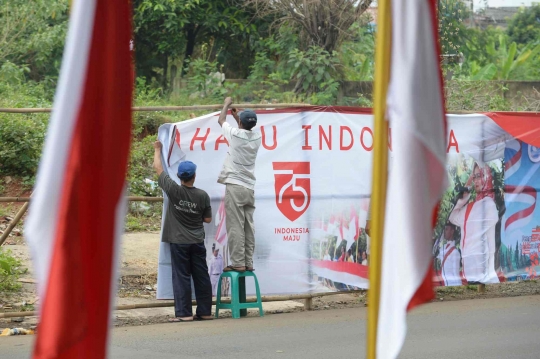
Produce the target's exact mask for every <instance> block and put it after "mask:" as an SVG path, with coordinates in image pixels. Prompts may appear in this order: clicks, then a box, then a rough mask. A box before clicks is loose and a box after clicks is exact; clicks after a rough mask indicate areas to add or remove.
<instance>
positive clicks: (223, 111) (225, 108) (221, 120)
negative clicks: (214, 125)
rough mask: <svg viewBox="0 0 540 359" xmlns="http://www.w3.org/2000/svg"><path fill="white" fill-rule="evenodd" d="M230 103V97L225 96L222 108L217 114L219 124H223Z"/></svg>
mask: <svg viewBox="0 0 540 359" xmlns="http://www.w3.org/2000/svg"><path fill="white" fill-rule="evenodd" d="M231 105H232V98H230V97H227V98H225V101H224V102H223V109H222V110H221V114H220V115H219V119H218V123H219V125H220V126H223V124H224V123H225V121H226V119H227V111H229V106H231Z"/></svg>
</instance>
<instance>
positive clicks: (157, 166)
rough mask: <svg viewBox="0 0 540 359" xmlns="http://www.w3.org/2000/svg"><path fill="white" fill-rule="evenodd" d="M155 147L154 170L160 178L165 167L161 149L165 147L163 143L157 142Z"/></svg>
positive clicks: (154, 144)
mask: <svg viewBox="0 0 540 359" xmlns="http://www.w3.org/2000/svg"><path fill="white" fill-rule="evenodd" d="M153 146H154V169H155V170H156V173H157V174H158V176H159V175H160V174H161V172H163V165H162V164H161V149H162V148H163V145H162V144H161V142H159V141H156V142H154V143H153Z"/></svg>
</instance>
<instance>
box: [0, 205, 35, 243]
mask: <svg viewBox="0 0 540 359" xmlns="http://www.w3.org/2000/svg"><path fill="white" fill-rule="evenodd" d="M29 204H30V202H26V203H25V204H23V206H22V207H21V209H19V212H17V214H16V215H15V218H13V221H11V223H10V224H9V226H8V227H7V228H6V231H5V232H4V233H3V234H2V237H0V246H1V245H2V244H4V242H5V240H6V239H7V237H8V236H9V234H10V233H11V231H12V230H13V228H15V226H16V225H17V223H19V221H20V220H21V218H22V216H23V215H24V214H25V213H26V210H27V209H28V205H29Z"/></svg>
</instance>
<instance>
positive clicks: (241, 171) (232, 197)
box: [218, 97, 261, 272]
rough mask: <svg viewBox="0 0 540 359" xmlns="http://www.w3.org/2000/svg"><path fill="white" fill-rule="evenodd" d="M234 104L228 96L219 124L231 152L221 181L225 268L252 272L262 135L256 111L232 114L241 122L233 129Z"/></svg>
mask: <svg viewBox="0 0 540 359" xmlns="http://www.w3.org/2000/svg"><path fill="white" fill-rule="evenodd" d="M231 104H232V100H231V98H230V97H227V98H226V99H225V103H224V105H223V109H222V110H221V114H220V116H219V120H218V123H219V125H220V126H221V129H222V131H223V136H224V137H225V138H226V139H227V141H228V142H229V152H228V153H227V157H226V158H225V163H224V164H223V169H222V170H221V173H220V174H219V178H218V182H219V183H222V184H224V185H225V186H226V189H225V224H226V226H227V237H228V241H229V254H230V256H231V265H229V266H227V267H225V268H224V269H223V270H224V271H225V272H228V271H239V272H243V271H246V270H248V271H252V270H253V252H254V250H255V225H254V223H253V213H254V212H255V192H254V189H255V160H256V158H257V152H258V151H259V147H260V146H261V134H260V133H257V132H253V131H251V130H252V129H253V127H255V125H256V124H257V115H256V114H255V112H253V111H249V110H246V111H242V112H240V114H237V112H236V109H234V108H233V109H232V110H231V112H232V115H233V117H234V119H235V120H236V123H237V124H238V128H233V127H232V126H231V125H229V124H228V123H227V122H226V118H227V112H228V110H229V107H230V106H231Z"/></svg>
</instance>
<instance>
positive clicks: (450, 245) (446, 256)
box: [437, 241, 462, 285]
mask: <svg viewBox="0 0 540 359" xmlns="http://www.w3.org/2000/svg"><path fill="white" fill-rule="evenodd" d="M437 258H438V259H439V260H440V261H441V275H442V278H443V280H444V284H445V285H461V284H462V283H461V276H460V274H459V267H460V264H461V263H460V259H461V256H460V254H459V250H458V249H457V247H456V243H455V242H454V241H448V242H446V243H444V244H443V245H442V247H441V248H440V250H439V255H438V256H437Z"/></svg>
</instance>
